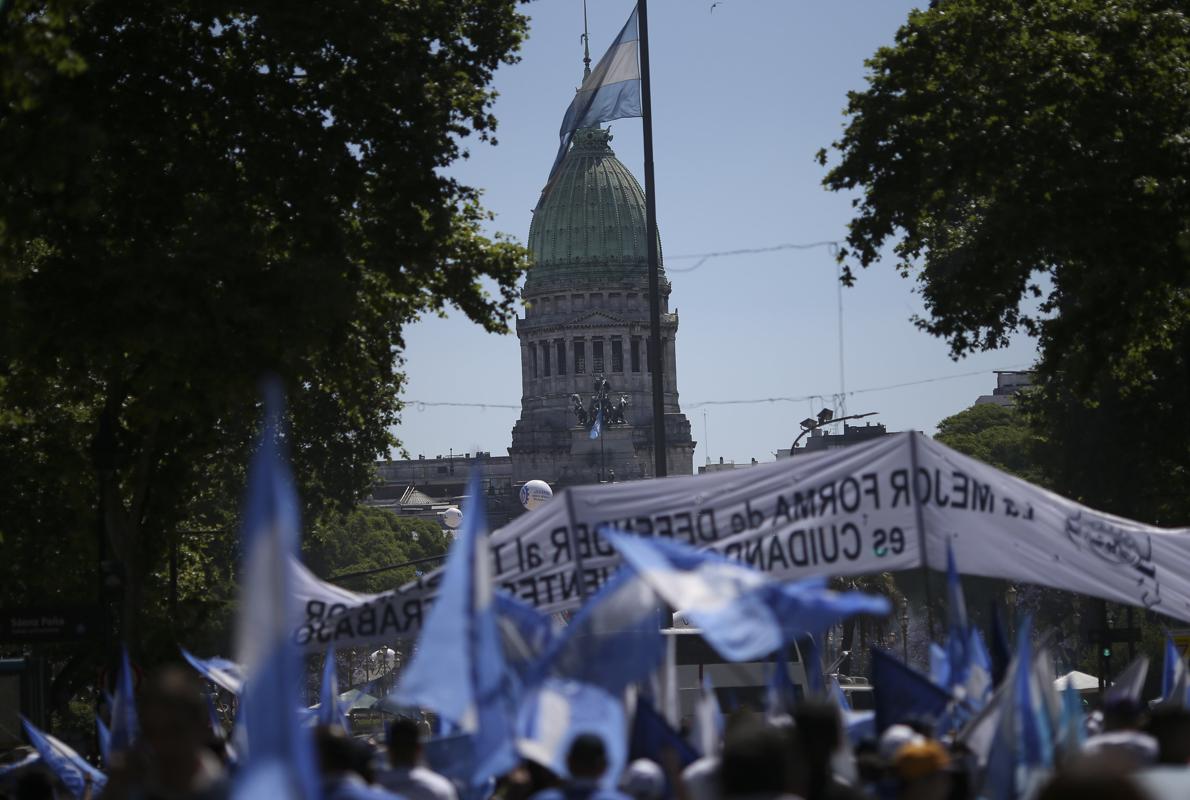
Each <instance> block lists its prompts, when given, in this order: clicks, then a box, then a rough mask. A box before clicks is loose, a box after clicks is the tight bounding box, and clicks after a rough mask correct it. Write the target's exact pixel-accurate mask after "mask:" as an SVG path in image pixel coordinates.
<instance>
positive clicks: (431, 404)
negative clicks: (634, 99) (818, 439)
mask: <svg viewBox="0 0 1190 800" xmlns="http://www.w3.org/2000/svg"><path fill="white" fill-rule="evenodd" d="M1027 368H1028V367H1027V365H1017V366H1013V367H1008V368H1007V369H1008V370H1020V369H1027ZM989 371H990V370H987V369H978V370H972V371H970V372H960V373H956V374H954V375H936V376H934V377H932V378H920V379H918V380H912V381H902V382H900V383H890V384H887V385H885V386H869V387H866V388H863V389H851V390H848V392H847V394H848V395H857V394H872V393H875V392H887V391H892V390H894V389H904V388H906V387H909V386H922V385H924V384H928V383H939V382H941V381H953V380H958V379H960V378H971V377H974V376H976V375H986V374H988V372H989ZM833 396H835V395H833V394H831V393H830V392H826V393H822V392H818V393H816V394H806V395H800V396H797V397H784V396H783V397H750V398H731V399H724V400H700V401H696V402H693V403H684V404H683V405H684V407H685V408H687V409H691V410H693V409H695V408H704V407H706V406H740V405H757V404H760V403H804V402H806V401H809V400H814V399H816V398H817V399H822V398H824V397H833ZM405 405H406V406H414V407H416V408H417V410H418V411H422V410H424V409H426V408H439V407H457V408H481V409H487V408H500V409H519V408H520V406H519V405H513V404H511V403H456V402H449V401H434V400H406V401H405Z"/></svg>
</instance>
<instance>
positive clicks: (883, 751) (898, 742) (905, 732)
mask: <svg viewBox="0 0 1190 800" xmlns="http://www.w3.org/2000/svg"><path fill="white" fill-rule="evenodd" d="M924 740H925V737H924V736H922V735H921V734H920V733H918V732H917V731H915V730H913V728H910V727H909V726H908V725H889V726H888V728H887V729H886V730H885V731H884V733H882V734H880V746H879V747H878V748H877V751H876V752H877V753H879V755H880V758H881V760H883V761H890V762H891V761H892V760H893V758H895V757H896V755H897V751H898V750H900V749H901V748H902V747H904V746H905V745H907V744H909V743H910V742H920V741H924Z"/></svg>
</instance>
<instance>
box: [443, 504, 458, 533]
mask: <svg viewBox="0 0 1190 800" xmlns="http://www.w3.org/2000/svg"><path fill="white" fill-rule="evenodd" d="M442 522H443V523H444V524H445V525H446V527H448V528H457V527H459V526H460V525H462V524H463V512H462V511H459V510H458V509H457V508H455V507H454V506H451V507H450V508H448V509H446V510H445V511H443V512H442Z"/></svg>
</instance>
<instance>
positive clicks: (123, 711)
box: [109, 647, 140, 753]
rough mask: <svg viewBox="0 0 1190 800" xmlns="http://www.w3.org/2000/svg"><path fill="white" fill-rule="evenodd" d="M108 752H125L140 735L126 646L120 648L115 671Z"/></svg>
mask: <svg viewBox="0 0 1190 800" xmlns="http://www.w3.org/2000/svg"><path fill="white" fill-rule="evenodd" d="M111 709H112V716H111V723H112V726H111V728H110V729H109V730H110V732H111V740H110V752H112V753H127V752H128V751H129V750H131V749H132V746H133V745H134V744H136V740H137V737H139V736H140V722H139V720H138V719H137V716H136V695H135V694H134V692H133V689H132V664H131V663H130V662H129V660H128V648H126V647H121V648H120V669H119V670H118V671H117V673H116V691H115V694H114V695H113V696H112V706H111Z"/></svg>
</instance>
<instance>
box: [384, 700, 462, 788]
mask: <svg viewBox="0 0 1190 800" xmlns="http://www.w3.org/2000/svg"><path fill="white" fill-rule="evenodd" d="M423 760H424V749H423V746H422V728H421V726H420V725H419V723H418V722H416V721H415V720H412V719H409V718H408V717H398V718H397V719H395V720H393V722H392V724H390V725H389V727H388V762H389V768H388V769H387V770H384V771H382V772H381V773H380V775H379V776H378V778H377V781H378V783H379V784H380V785H381V786H383V787H384V788H385V789H387V790H388V791H390V792H393V793H394V794H399V795H401V796H402V797H404V798H407V800H458V796H459V795H458V792H457V791H455V787H454V784H452V783H451V782H450V781H449V780H447V779H446V778H444V777H442V776H441V775H439V774H438V773H437V772H434V771H433V770H431V769H429V768H428V767H426V766H425V765H424V764H423V763H422V762H423Z"/></svg>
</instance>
